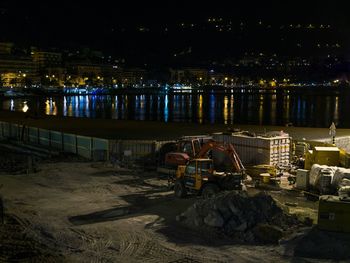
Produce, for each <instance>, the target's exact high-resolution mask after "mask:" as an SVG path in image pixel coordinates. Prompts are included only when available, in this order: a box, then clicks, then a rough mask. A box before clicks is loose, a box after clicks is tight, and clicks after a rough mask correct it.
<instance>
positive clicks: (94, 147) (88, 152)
mask: <svg viewBox="0 0 350 263" xmlns="http://www.w3.org/2000/svg"><path fill="white" fill-rule="evenodd" d="M0 138H3V139H12V140H17V141H23V142H26V143H30V144H33V145H41V146H45V147H47V148H48V149H53V150H58V151H62V152H67V153H73V154H77V155H79V156H82V157H84V158H87V159H90V160H95V161H106V160H110V159H111V157H112V158H114V159H118V160H136V159H141V158H143V157H146V156H148V157H154V155H155V154H156V152H157V151H158V150H159V149H160V147H161V146H162V145H163V144H164V143H167V142H169V141H154V140H107V139H102V138H96V137H89V136H82V135H77V134H71V133H65V132H59V131H52V130H47V129H41V128H36V127H28V126H25V125H19V124H14V123H9V122H0Z"/></svg>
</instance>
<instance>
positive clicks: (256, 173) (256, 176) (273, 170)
mask: <svg viewBox="0 0 350 263" xmlns="http://www.w3.org/2000/svg"><path fill="white" fill-rule="evenodd" d="M245 169H246V174H248V175H249V176H250V177H251V178H252V179H253V182H254V183H255V186H258V185H259V184H260V183H265V184H266V183H279V182H280V176H281V173H282V171H281V170H280V169H278V167H276V166H274V165H267V164H259V165H251V166H247V165H246V166H245ZM267 175H270V176H269V177H268V176H267Z"/></svg>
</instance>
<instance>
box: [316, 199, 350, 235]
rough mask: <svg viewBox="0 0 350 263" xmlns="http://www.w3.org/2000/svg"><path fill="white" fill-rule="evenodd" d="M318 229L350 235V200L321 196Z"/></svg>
mask: <svg viewBox="0 0 350 263" xmlns="http://www.w3.org/2000/svg"><path fill="white" fill-rule="evenodd" d="M318 227H319V228H320V229H323V230H328V231H337V232H347V233H350V199H349V198H347V199H342V198H341V197H339V196H332V195H322V196H320V200H319V208H318Z"/></svg>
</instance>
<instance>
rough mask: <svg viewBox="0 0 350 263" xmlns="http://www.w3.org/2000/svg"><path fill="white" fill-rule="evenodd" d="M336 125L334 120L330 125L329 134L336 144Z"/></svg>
mask: <svg viewBox="0 0 350 263" xmlns="http://www.w3.org/2000/svg"><path fill="white" fill-rule="evenodd" d="M336 129H337V128H336V127H335V124H334V122H332V124H331V126H330V127H329V135H330V136H332V143H333V144H335V134H336Z"/></svg>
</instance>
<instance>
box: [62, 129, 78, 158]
mask: <svg viewBox="0 0 350 263" xmlns="http://www.w3.org/2000/svg"><path fill="white" fill-rule="evenodd" d="M63 150H64V151H65V152H70V153H75V154H76V153H77V144H76V135H74V134H69V133H64V134H63Z"/></svg>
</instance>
